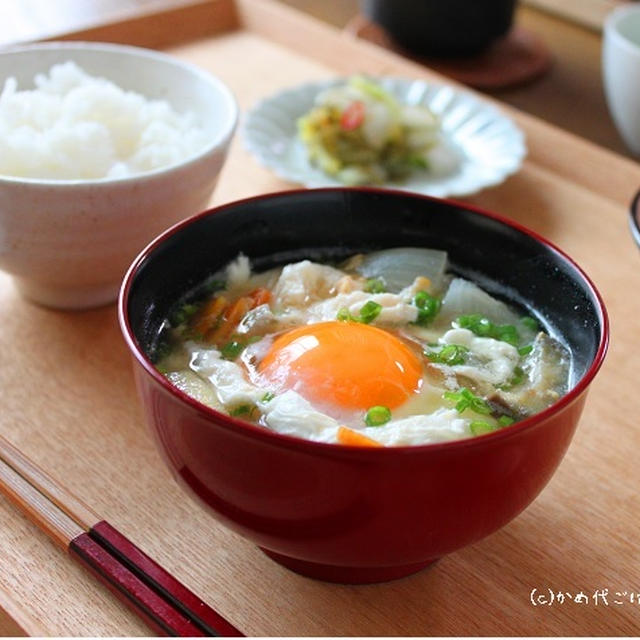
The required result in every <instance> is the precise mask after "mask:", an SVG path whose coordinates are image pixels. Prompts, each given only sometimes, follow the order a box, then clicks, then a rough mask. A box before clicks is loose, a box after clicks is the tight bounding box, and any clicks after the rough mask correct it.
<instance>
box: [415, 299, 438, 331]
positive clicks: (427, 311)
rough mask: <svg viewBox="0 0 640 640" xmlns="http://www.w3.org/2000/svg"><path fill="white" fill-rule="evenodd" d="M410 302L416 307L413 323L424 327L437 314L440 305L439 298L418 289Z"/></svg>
mask: <svg viewBox="0 0 640 640" xmlns="http://www.w3.org/2000/svg"><path fill="white" fill-rule="evenodd" d="M412 303H413V305H414V306H415V307H417V308H418V317H417V318H416V321H415V324H417V325H420V326H421V327H426V326H427V325H428V324H429V323H430V322H431V321H432V320H433V319H434V318H435V317H436V316H437V315H438V311H440V306H441V302H440V299H439V298H436V297H435V296H432V295H431V294H429V293H427V292H426V291H418V292H417V293H416V295H415V296H413V300H412Z"/></svg>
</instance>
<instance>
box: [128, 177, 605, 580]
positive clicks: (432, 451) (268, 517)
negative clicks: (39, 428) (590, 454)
mask: <svg viewBox="0 0 640 640" xmlns="http://www.w3.org/2000/svg"><path fill="white" fill-rule="evenodd" d="M392 246H425V247H433V248H439V249H446V250H447V251H448V252H449V256H450V261H451V265H452V269H453V271H455V272H457V273H459V274H460V275H462V276H464V277H468V278H472V279H474V280H475V281H476V282H478V283H479V284H480V285H481V286H483V287H484V288H485V289H487V290H489V291H491V292H494V293H498V294H499V293H500V292H501V291H506V292H508V293H509V297H510V298H511V299H512V300H513V301H514V302H516V303H518V304H521V305H523V306H524V307H528V308H530V309H535V310H537V311H538V312H540V313H541V314H542V316H543V317H544V318H545V320H546V322H548V328H549V329H550V330H551V331H554V332H556V333H557V334H558V335H559V336H562V339H563V340H564V341H565V343H566V345H567V346H568V348H569V349H570V351H571V353H572V358H573V388H572V390H571V391H570V392H569V393H568V394H567V395H566V396H564V397H563V398H561V399H560V400H559V401H558V402H556V403H555V404H554V405H553V406H551V407H550V408H549V409H547V410H545V411H543V412H542V413H540V414H538V415H536V416H534V417H532V418H529V419H527V420H524V421H522V422H520V423H518V424H516V425H513V426H511V427H508V428H505V429H503V430H500V431H497V432H494V433H490V434H488V435H483V436H479V437H476V438H474V439H469V440H461V441H457V442H448V443H443V444H433V445H426V446H415V447H396V448H383V449H378V448H359V447H346V446H340V445H327V444H320V443H314V442H310V441H306V440H301V439H296V438H293V437H289V436H284V435H279V434H277V433H273V432H270V431H268V430H266V429H263V428H261V427H257V426H253V425H250V424H247V423H244V422H242V421H240V420H237V419H234V418H231V417H229V416H226V415H222V414H220V413H218V412H216V411H214V410H212V409H209V408H207V407H205V406H203V405H201V404H200V403H198V402H197V401H195V400H193V399H191V398H189V397H188V396H186V395H185V394H183V393H182V392H181V391H179V390H178V389H177V388H175V387H173V386H172V385H171V384H170V383H169V382H168V381H167V380H166V379H165V378H164V377H163V376H162V375H161V374H159V373H158V372H157V371H156V370H155V369H154V367H153V365H152V357H153V349H154V346H155V344H156V340H157V336H158V333H159V331H160V328H161V325H162V322H163V320H164V319H165V318H166V317H167V315H168V313H169V309H170V307H171V305H172V304H173V303H175V301H176V300H178V298H179V297H180V296H181V295H182V294H183V293H184V292H185V291H187V290H188V289H189V288H191V287H193V286H194V285H196V284H197V283H198V282H202V281H203V280H204V279H205V278H206V277H207V276H208V275H210V274H211V273H213V272H215V271H216V270H218V269H219V268H220V267H221V266H222V265H224V264H225V263H227V262H228V261H229V260H231V259H233V258H234V257H236V255H237V254H238V253H239V252H240V251H242V252H243V253H245V254H246V255H248V256H249V257H250V258H251V259H252V262H253V264H254V265H255V266H256V267H257V268H258V269H260V268H263V267H264V268H266V267H269V266H272V265H273V264H276V263H282V262H283V261H292V260H298V259H302V258H304V257H309V258H314V259H332V258H337V257H344V256H346V255H350V254H352V253H354V252H356V251H367V250H372V249H374V248H381V247H392ZM119 315H120V323H121V327H122V331H123V333H124V336H125V339H126V341H127V344H128V346H129V348H130V349H131V352H132V355H133V362H134V372H135V379H136V384H137V388H138V391H139V395H140V398H141V400H142V405H143V408H144V412H145V414H146V417H147V421H148V423H149V426H150V427H151V429H152V431H153V432H154V433H155V435H156V439H157V442H158V444H159V446H160V449H161V451H162V452H163V453H164V457H165V460H166V462H167V464H168V465H169V467H170V469H171V470H172V472H173V474H174V475H175V477H176V478H177V479H178V480H179V481H180V483H181V484H182V485H183V486H184V487H185V488H187V490H188V491H190V492H191V493H192V494H195V495H196V496H197V497H198V498H199V499H200V500H201V501H202V503H203V504H204V505H206V507H207V508H208V509H209V510H210V511H211V512H212V513H213V515H214V516H215V517H216V518H218V519H219V520H220V521H221V522H223V523H224V524H225V525H227V526H229V527H231V528H232V529H234V530H235V531H237V532H239V533H240V534H242V535H244V536H246V537H247V538H249V539H250V540H252V541H254V542H255V543H256V544H257V545H259V546H260V547H261V548H262V549H263V550H264V551H265V553H267V554H268V555H269V556H271V557H272V558H273V559H274V560H276V561H277V562H280V563H281V564H283V565H285V566H287V567H289V568H290V569H293V570H294V571H298V572H300V573H302V574H305V575H308V576H311V577H314V578H320V579H324V580H331V581H338V582H350V583H365V582H376V581H382V580H389V579H392V578H397V577H400V576H404V575H407V574H410V573H412V572H414V571H417V570H419V569H420V568H422V567H424V566H426V565H427V564H429V563H431V562H432V561H434V560H435V559H437V558H439V557H441V556H442V555H444V554H447V553H450V552H452V551H455V550H456V549H460V548H461V547H464V546H465V545H468V544H470V543H473V542H475V541H477V540H479V539H480V538H482V537H484V536H486V535H488V534H490V533H492V532H493V531H496V530H497V529H499V528H500V527H502V526H503V525H504V524H506V523H507V522H509V521H510V520H511V519H513V518H514V517H515V516H516V515H518V514H519V513H520V512H521V511H522V510H523V509H524V508H525V507H526V506H527V505H528V504H529V503H530V502H531V501H532V500H533V499H534V498H535V497H536V496H537V495H538V493H539V492H540V491H541V490H542V489H543V487H544V486H545V485H546V483H547V482H548V481H549V479H550V478H551V476H552V474H553V472H554V471H555V469H556V467H557V466H558V464H559V462H560V461H561V459H562V457H563V455H564V453H565V451H566V449H567V447H568V445H569V443H570V441H571V438H572V436H573V433H574V431H575V428H576V425H577V422H578V419H579V417H580V413H581V411H582V408H583V405H584V401H585V396H586V391H587V387H588V386H589V384H590V383H591V381H592V380H593V377H594V376H595V374H596V372H597V371H598V369H599V367H600V365H601V364H602V361H603V359H604V355H605V352H606V347H607V341H608V323H607V316H606V311H605V309H604V306H603V303H602V300H601V298H600V296H599V294H598V293H597V291H596V290H595V288H594V287H593V285H592V284H591V282H590V281H589V279H588V278H587V276H586V275H585V274H584V273H583V272H582V271H581V270H580V268H579V267H578V266H577V265H576V264H575V263H574V262H573V261H572V260H571V259H570V258H568V257H567V256H566V255H565V254H564V253H562V252H561V251H560V250H559V249H557V248H556V247H554V246H553V245H551V244H550V243H549V242H547V241H546V240H544V239H542V238H540V237H539V236H537V235H536V234H534V233H532V232H530V231H527V230H526V229H523V228H522V227H521V226H519V225H517V224H515V223H513V222H509V221H507V220H504V219H502V218H500V217H499V216H496V215H494V214H490V213H487V212H482V211H478V210H475V209H472V208H470V207H468V206H467V205H463V204H460V203H455V202H452V201H444V200H437V199H432V198H427V197H422V196H416V195H411V194H407V193H402V192H392V191H386V190H385V191H382V190H376V189H346V188H345V189H319V190H304V191H290V192H286V193H281V194H270V195H266V196H261V197H257V198H252V199H249V200H244V201H240V202H234V203H231V204H228V205H224V206H222V207H219V208H217V209H214V210H211V211H208V212H205V213H203V214H201V215H199V216H196V217H194V218H191V219H190V220H188V221H186V222H184V223H181V224H179V225H177V226H175V227H173V228H172V229H170V230H168V231H167V232H166V233H164V234H163V235H162V236H160V237H159V238H158V239H157V240H156V241H155V242H153V243H152V244H151V245H150V246H149V247H147V248H146V249H145V250H144V251H143V252H142V254H141V255H140V256H139V257H138V258H137V260H136V261H135V262H134V264H133V265H132V266H131V268H130V270H129V272H128V274H127V276H126V278H125V281H124V284H123V287H122V291H121V295H120V303H119ZM541 544H544V542H543V541H541Z"/></svg>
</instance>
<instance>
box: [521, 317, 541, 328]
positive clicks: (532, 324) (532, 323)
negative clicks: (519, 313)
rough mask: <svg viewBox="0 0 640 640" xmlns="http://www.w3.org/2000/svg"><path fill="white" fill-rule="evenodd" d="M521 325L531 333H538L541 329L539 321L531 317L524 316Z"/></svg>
mask: <svg viewBox="0 0 640 640" xmlns="http://www.w3.org/2000/svg"><path fill="white" fill-rule="evenodd" d="M520 324H521V325H522V326H524V327H526V328H527V329H529V330H530V331H538V329H539V328H540V325H539V324H538V321H537V320H536V319H535V318H532V317H531V316H523V317H522V318H520Z"/></svg>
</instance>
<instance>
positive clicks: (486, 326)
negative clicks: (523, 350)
mask: <svg viewBox="0 0 640 640" xmlns="http://www.w3.org/2000/svg"><path fill="white" fill-rule="evenodd" d="M456 323H457V324H458V326H459V327H461V328H462V329H469V331H471V332H473V333H475V334H476V335H477V336H480V337H481V338H493V339H494V340H501V341H502V342H507V343H509V344H510V345H513V346H514V347H517V346H518V342H520V336H519V335H518V331H517V329H516V328H515V327H514V326H513V325H512V324H494V323H493V322H491V320H489V318H486V317H485V316H483V315H481V314H479V313H471V314H469V315H466V316H459V317H458V318H456Z"/></svg>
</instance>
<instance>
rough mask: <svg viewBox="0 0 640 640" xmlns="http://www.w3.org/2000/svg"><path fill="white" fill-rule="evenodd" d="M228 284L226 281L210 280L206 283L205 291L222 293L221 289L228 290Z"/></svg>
mask: <svg viewBox="0 0 640 640" xmlns="http://www.w3.org/2000/svg"><path fill="white" fill-rule="evenodd" d="M226 288H227V283H226V282H225V281H224V280H219V279H217V278H214V279H213V280H209V281H208V282H206V283H205V285H204V287H203V289H204V290H205V291H206V292H207V293H215V292H216V291H220V290H221V289H226Z"/></svg>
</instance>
